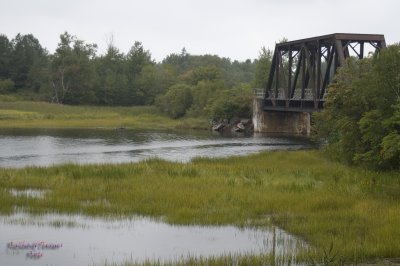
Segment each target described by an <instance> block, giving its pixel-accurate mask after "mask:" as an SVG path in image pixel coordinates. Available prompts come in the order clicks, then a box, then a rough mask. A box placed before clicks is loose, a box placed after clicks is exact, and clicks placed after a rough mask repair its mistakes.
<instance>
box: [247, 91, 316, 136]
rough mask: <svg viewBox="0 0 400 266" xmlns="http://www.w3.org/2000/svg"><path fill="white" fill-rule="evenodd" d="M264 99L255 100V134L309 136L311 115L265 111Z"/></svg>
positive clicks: (255, 98)
mask: <svg viewBox="0 0 400 266" xmlns="http://www.w3.org/2000/svg"><path fill="white" fill-rule="evenodd" d="M263 101H264V100H263V99H260V98H257V97H254V99H253V125H254V132H259V133H275V134H288V135H303V136H309V135H310V131H311V123H310V113H306V112H280V111H264V109H263Z"/></svg>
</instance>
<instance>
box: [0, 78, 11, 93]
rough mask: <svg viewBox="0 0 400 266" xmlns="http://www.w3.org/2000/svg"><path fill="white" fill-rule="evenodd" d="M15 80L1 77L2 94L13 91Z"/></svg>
mask: <svg viewBox="0 0 400 266" xmlns="http://www.w3.org/2000/svg"><path fill="white" fill-rule="evenodd" d="M14 86H15V84H14V82H13V81H12V80H11V79H5V80H2V79H0V94H1V93H7V92H11V91H12V90H13V89H14Z"/></svg>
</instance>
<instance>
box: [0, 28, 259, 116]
mask: <svg viewBox="0 0 400 266" xmlns="http://www.w3.org/2000/svg"><path fill="white" fill-rule="evenodd" d="M107 45H108V47H107V50H106V52H105V53H104V54H102V55H98V54H97V45H96V44H87V43H85V42H84V41H83V40H80V39H78V38H77V37H76V36H74V35H72V34H70V33H68V32H64V33H63V34H61V35H60V40H59V43H58V46H57V49H56V51H55V52H54V53H53V54H50V55H49V54H48V53H47V51H46V50H45V49H43V48H42V47H41V45H40V43H39V40H37V39H36V38H35V37H34V36H33V35H31V34H29V35H21V34H18V35H17V36H16V37H15V39H13V40H12V41H9V39H8V38H7V36H5V35H0V93H2V94H8V95H10V94H13V96H16V97H18V98H20V99H24V100H33V101H49V102H53V103H65V104H73V105H80V104H90V105H108V106H116V105H120V106H121V105H122V106H131V105H135V106H138V105H149V104H154V103H155V99H156V98H157V97H158V98H159V99H163V97H162V96H165V97H164V101H161V100H158V102H159V103H161V102H163V104H159V106H164V107H162V109H168V110H169V112H170V113H169V114H170V115H171V116H173V117H180V116H182V115H183V114H187V115H190V116H194V117H205V116H206V115H207V113H206V109H205V107H206V106H207V105H208V104H209V102H211V101H214V100H215V97H218V95H219V94H218V93H219V91H222V90H231V89H233V88H235V87H237V86H240V84H249V83H250V82H252V81H253V79H254V73H255V70H256V62H255V61H251V60H250V59H248V60H246V61H244V62H239V61H236V60H235V61H233V62H232V61H231V60H230V59H229V58H221V57H219V56H217V55H191V54H189V53H188V52H187V51H186V49H185V48H183V49H182V51H181V52H180V53H172V54H170V55H168V56H167V57H166V58H165V59H164V60H163V61H162V62H160V63H156V62H155V61H154V60H153V59H152V58H151V53H150V51H148V50H146V49H145V48H144V47H143V45H142V43H141V42H138V41H136V42H134V44H133V45H132V47H131V49H130V50H129V52H128V53H126V54H124V53H122V52H120V51H119V49H118V48H117V47H115V46H114V43H113V36H111V37H110V38H109V40H108V44H107ZM262 64H263V63H261V62H258V65H259V67H263V66H262ZM263 78H265V77H263ZM178 84H185V85H187V86H190V87H191V90H192V91H191V93H192V94H193V103H192V104H190V105H189V103H186V102H185V103H184V104H183V106H184V108H186V109H185V111H183V110H182V108H183V107H182V106H180V108H175V109H176V110H175V111H172V109H171V108H170V107H168V108H167V107H166V106H172V105H173V104H172V103H168V102H167V100H166V99H167V98H168V97H170V96H171V92H170V95H169V96H167V95H166V94H167V93H168V90H169V89H170V88H171V87H173V86H175V85H178ZM187 95H189V93H187ZM189 102H190V101H189ZM178 109H181V110H180V111H178ZM188 109H190V110H188ZM186 111H187V112H186Z"/></svg>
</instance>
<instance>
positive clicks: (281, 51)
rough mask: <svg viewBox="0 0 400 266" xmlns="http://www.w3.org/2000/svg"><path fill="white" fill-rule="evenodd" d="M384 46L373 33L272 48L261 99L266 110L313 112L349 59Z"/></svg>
mask: <svg viewBox="0 0 400 266" xmlns="http://www.w3.org/2000/svg"><path fill="white" fill-rule="evenodd" d="M385 47H386V42H385V37H384V36H383V35H376V34H347V33H335V34H331V35H324V36H318V37H314V38H308V39H302V40H297V41H290V42H285V43H279V44H276V46H275V51H274V55H273V58H272V65H271V69H270V73H269V76H268V82H267V88H266V91H265V96H264V105H263V108H264V110H265V111H268V110H271V111H294V112H312V111H316V110H319V109H320V108H322V107H323V104H324V97H325V94H326V92H327V88H328V85H329V83H330V82H331V81H332V78H333V76H334V74H335V72H336V70H337V68H338V67H339V66H342V65H343V64H344V62H345V60H346V58H348V57H356V58H358V59H362V58H364V57H365V56H366V55H368V54H367V53H371V52H372V53H374V52H376V51H379V50H380V49H382V48H385Z"/></svg>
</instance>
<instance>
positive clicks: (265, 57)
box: [252, 47, 273, 88]
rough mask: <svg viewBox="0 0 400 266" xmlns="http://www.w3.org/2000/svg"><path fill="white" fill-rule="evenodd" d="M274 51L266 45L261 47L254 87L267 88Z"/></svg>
mask: <svg viewBox="0 0 400 266" xmlns="http://www.w3.org/2000/svg"><path fill="white" fill-rule="evenodd" d="M272 56H273V53H272V52H271V50H269V49H266V48H265V47H262V48H261V51H260V55H259V56H258V59H257V61H256V70H255V76H254V80H253V81H252V86H253V87H254V88H267V81H268V74H269V70H270V68H271V64H272Z"/></svg>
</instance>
